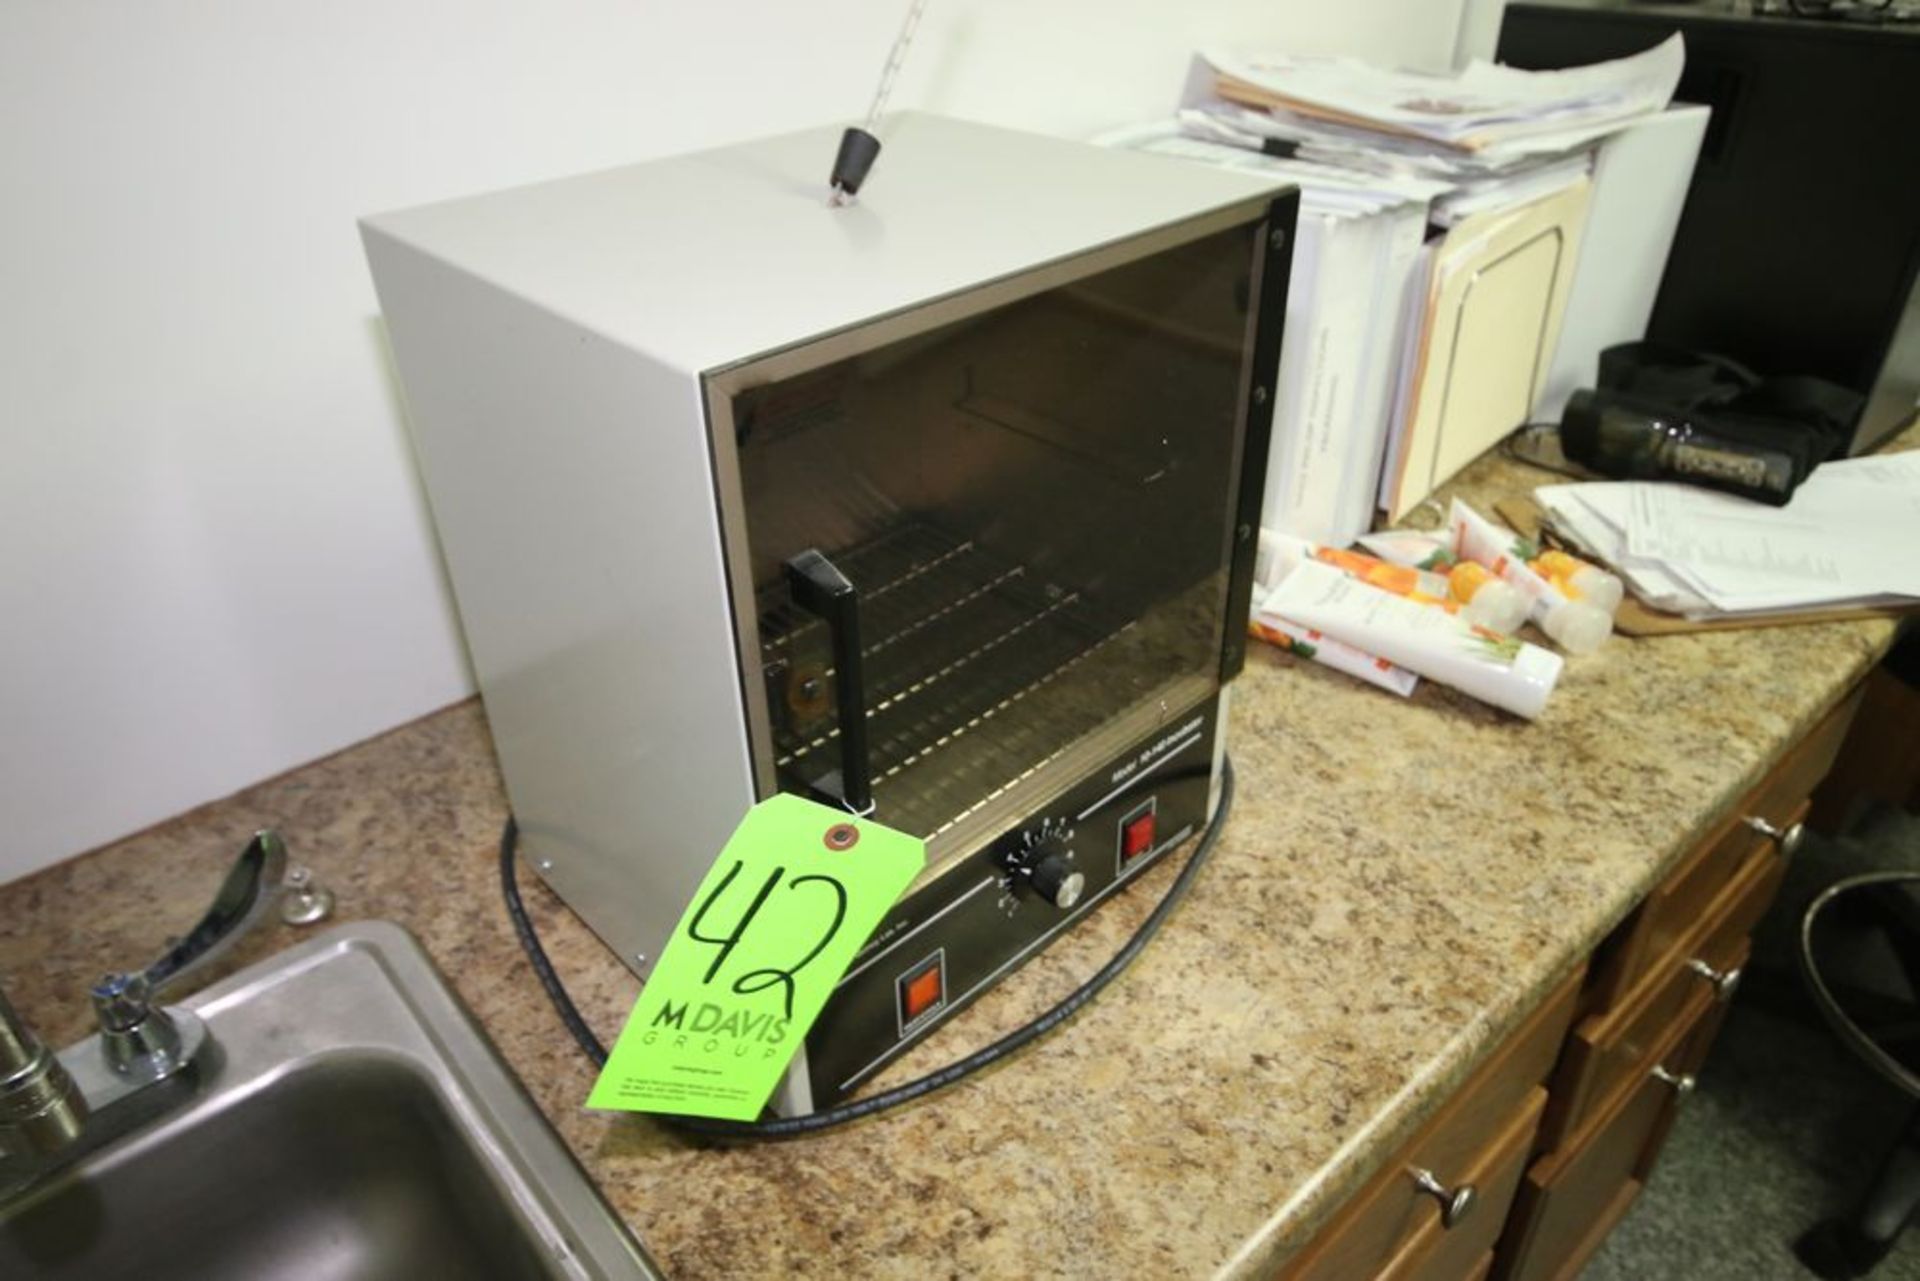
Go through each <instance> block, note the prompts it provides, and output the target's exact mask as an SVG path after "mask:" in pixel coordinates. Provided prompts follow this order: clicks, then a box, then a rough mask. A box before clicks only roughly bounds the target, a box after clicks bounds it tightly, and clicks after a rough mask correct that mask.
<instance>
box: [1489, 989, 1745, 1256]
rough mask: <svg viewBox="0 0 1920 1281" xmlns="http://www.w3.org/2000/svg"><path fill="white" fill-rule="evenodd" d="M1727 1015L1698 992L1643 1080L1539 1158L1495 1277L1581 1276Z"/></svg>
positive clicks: (1635, 1190)
mask: <svg viewBox="0 0 1920 1281" xmlns="http://www.w3.org/2000/svg"><path fill="white" fill-rule="evenodd" d="M1718 1009H1719V1007H1718V1006H1717V1005H1716V1003H1715V1002H1714V1001H1713V999H1712V998H1711V997H1710V996H1709V995H1708V994H1707V993H1706V992H1705V991H1704V990H1703V991H1697V992H1695V993H1693V995H1692V996H1691V998H1690V999H1689V1000H1688V1002H1687V1004H1686V1009H1685V1018H1684V1020H1683V1022H1682V1023H1681V1024H1680V1025H1679V1026H1677V1027H1675V1028H1672V1029H1670V1030H1669V1033H1668V1036H1667V1037H1666V1039H1665V1040H1664V1041H1663V1042H1662V1043H1661V1044H1660V1045H1658V1046H1656V1047H1655V1053H1654V1054H1653V1055H1652V1056H1650V1061H1649V1065H1648V1066H1647V1067H1646V1069H1645V1070H1644V1071H1641V1072H1640V1073H1639V1074H1638V1076H1637V1080H1636V1083H1634V1084H1632V1085H1631V1086H1630V1087H1629V1088H1627V1089H1625V1090H1623V1091H1621V1092H1620V1094H1619V1095H1618V1096H1617V1097H1616V1098H1615V1099H1614V1101H1613V1103H1612V1105H1611V1106H1610V1107H1609V1108H1607V1109H1606V1110H1605V1111H1603V1112H1601V1113H1599V1114H1598V1115H1596V1116H1595V1117H1594V1118H1593V1119H1592V1120H1591V1121H1590V1122H1589V1123H1588V1124H1587V1125H1586V1126H1585V1127H1584V1128H1582V1129H1581V1131H1580V1132H1579V1133H1578V1134H1577V1135H1576V1136H1575V1137H1574V1139H1573V1141H1572V1142H1571V1143H1570V1144H1569V1145H1568V1146H1567V1148H1566V1149H1565V1150H1563V1151H1561V1152H1556V1153H1553V1154H1552V1155H1549V1156H1545V1157H1542V1158H1540V1159H1539V1160H1538V1161H1535V1162H1534V1164H1533V1167H1532V1168H1531V1169H1529V1170H1528V1171H1527V1173H1526V1176H1525V1177H1524V1178H1523V1179H1522V1180H1521V1182H1520V1190H1519V1193H1518V1195H1517V1196H1516V1197H1515V1198H1514V1211H1513V1216H1512V1218H1511V1220H1510V1221H1509V1223H1508V1227H1507V1232H1506V1234H1505V1236H1504V1237H1503V1238H1502V1240H1501V1243H1500V1248H1499V1250H1498V1252H1497V1256H1496V1258H1495V1261H1494V1276H1495V1277H1497V1278H1499V1279H1500V1281H1547V1279H1548V1278H1571V1277H1574V1276H1576V1275H1578V1273H1579V1271H1580V1269H1581V1267H1582V1266H1584V1265H1585V1263H1586V1261H1587V1259H1588V1257H1589V1256H1590V1255H1592V1253H1593V1252H1594V1250H1596V1249H1597V1248H1599V1245H1600V1243H1601V1242H1602V1241H1604V1240H1605V1239H1606V1236H1607V1233H1609V1232H1611V1231H1612V1230H1613V1226H1614V1224H1616V1223H1618V1222H1619V1221H1620V1217H1621V1216H1622V1215H1624V1214H1625V1213H1626V1212H1627V1209H1628V1208H1629V1207H1630V1206H1631V1205H1632V1204H1633V1201H1634V1198H1635V1197H1637V1196H1638V1195H1639V1194H1640V1189H1641V1187H1642V1185H1644V1184H1645V1182H1646V1179H1647V1175H1648V1173H1649V1172H1650V1171H1651V1169H1652V1167H1653V1161H1654V1158H1655V1157H1656V1156H1657V1155H1658V1154H1659V1150H1660V1145H1661V1144H1662V1143H1663V1142H1664V1141H1665V1139H1666V1134H1667V1129H1668V1126H1669V1125H1670V1123H1671V1121H1672V1117H1673V1111H1674V1108H1675V1106H1676V1104H1677V1103H1678V1100H1679V1098H1680V1097H1681V1087H1678V1086H1677V1085H1676V1083H1675V1078H1683V1077H1685V1076H1687V1075H1688V1074H1690V1073H1691V1072H1692V1070H1693V1068H1694V1067H1695V1066H1696V1065H1697V1063H1698V1061H1699V1059H1700V1057H1701V1056H1703V1055H1704V1054H1705V1050H1706V1043H1707V1041H1708V1040H1709V1039H1710V1037H1711V1032H1712V1030H1713V1029H1714V1028H1716V1027H1717V1026H1718V1023H1719V1020H1718ZM1684 1088H1688V1089H1690V1088H1691V1083H1690V1082H1689V1083H1688V1084H1687V1085H1686V1086H1685V1087H1684Z"/></svg>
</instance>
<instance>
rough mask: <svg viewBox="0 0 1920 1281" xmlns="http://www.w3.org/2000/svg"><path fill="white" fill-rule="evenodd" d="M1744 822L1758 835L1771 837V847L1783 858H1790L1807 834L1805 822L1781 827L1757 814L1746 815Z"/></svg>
mask: <svg viewBox="0 0 1920 1281" xmlns="http://www.w3.org/2000/svg"><path fill="white" fill-rule="evenodd" d="M1746 823H1747V826H1748V827H1751V828H1752V829H1753V830H1754V831H1756V832H1758V833H1760V835H1762V836H1765V837H1769V838H1771V839H1772V841H1773V847H1774V848H1775V849H1777V850H1779V851H1780V854H1781V856H1782V857H1783V858H1792V857H1793V856H1794V854H1795V852H1797V851H1798V850H1799V848H1800V842H1801V841H1802V840H1803V839H1805V837H1806V835H1807V825H1806V824H1805V823H1795V824H1794V825H1793V826H1792V827H1788V828H1781V827H1777V826H1775V825H1774V824H1772V823H1769V822H1768V821H1767V820H1766V819H1764V818H1761V817H1760V816H1759V815H1758V814H1749V815H1747V817H1746Z"/></svg>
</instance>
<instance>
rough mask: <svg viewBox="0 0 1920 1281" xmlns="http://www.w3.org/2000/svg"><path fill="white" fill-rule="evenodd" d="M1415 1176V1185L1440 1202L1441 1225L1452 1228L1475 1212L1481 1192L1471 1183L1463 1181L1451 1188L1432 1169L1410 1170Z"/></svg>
mask: <svg viewBox="0 0 1920 1281" xmlns="http://www.w3.org/2000/svg"><path fill="white" fill-rule="evenodd" d="M1408 1173H1409V1174H1411V1175H1412V1176H1413V1186H1414V1187H1416V1188H1419V1189H1420V1190H1421V1191H1422V1192H1424V1193H1426V1194H1427V1195H1428V1196H1430V1197H1432V1198H1433V1199H1434V1200H1436V1201H1438V1202H1439V1203H1440V1226H1441V1227H1443V1228H1450V1227H1452V1226H1453V1225H1454V1224H1456V1223H1458V1222H1460V1220H1462V1219H1464V1218H1466V1217H1467V1215H1469V1214H1471V1213H1472V1212H1473V1207H1474V1206H1476V1205H1478V1204H1479V1203H1480V1194H1479V1193H1478V1192H1477V1191H1475V1190H1474V1186H1473V1184H1471V1183H1462V1184H1461V1185H1460V1186H1459V1187H1457V1188H1450V1187H1448V1186H1447V1185H1446V1184H1444V1183H1442V1182H1440V1180H1439V1179H1436V1178H1435V1177H1434V1176H1433V1171H1432V1170H1420V1169H1414V1170H1409V1171H1408Z"/></svg>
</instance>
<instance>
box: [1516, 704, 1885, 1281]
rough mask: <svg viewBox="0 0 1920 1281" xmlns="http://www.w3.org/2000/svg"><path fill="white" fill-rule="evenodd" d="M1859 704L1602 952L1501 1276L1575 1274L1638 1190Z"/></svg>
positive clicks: (1800, 746)
mask: <svg viewBox="0 0 1920 1281" xmlns="http://www.w3.org/2000/svg"><path fill="white" fill-rule="evenodd" d="M1858 703H1859V694H1858V692H1856V693H1855V694H1854V695H1853V696H1852V697H1849V698H1847V699H1844V700H1842V701H1841V703H1840V704H1839V705H1838V706H1837V707H1835V708H1834V709H1833V710H1832V711H1831V712H1829V713H1828V714H1827V715H1826V716H1825V717H1824V718H1822V720H1821V721H1820V722H1819V723H1818V724H1816V725H1815V726H1814V728H1813V729H1812V730H1811V731H1810V732H1809V733H1808V734H1807V735H1806V736H1805V737H1804V738H1802V739H1801V740H1800V742H1799V743H1797V744H1796V745H1795V746H1794V747H1793V748H1792V749H1791V750H1790V751H1788V753H1787V754H1786V756H1784V757H1783V758H1781V760H1780V761H1779V762H1778V763H1777V764H1776V765H1775V766H1774V767H1773V769H1772V770H1770V771H1769V772H1768V774H1767V777H1766V778H1765V779H1763V780H1762V781H1761V782H1760V784H1759V785H1758V786H1757V787H1755V788H1754V789H1753V790H1752V791H1750V792H1749V793H1747V794H1746V795H1745V796H1743V797H1742V798H1741V799H1740V801H1739V803H1738V804H1736V805H1735V806H1734V807H1733V808H1732V810H1731V812H1729V813H1728V814H1727V815H1726V816H1725V817H1724V818H1722V820H1721V821H1720V822H1719V823H1718V824H1716V825H1715V827H1714V828H1713V829H1712V830H1711V831H1709V832H1708V833H1707V835H1706V836H1705V837H1704V838H1703V839H1702V840H1700V841H1699V842H1698V843H1697V844H1696V845H1695V846H1694V848H1693V849H1692V850H1690V851H1689V852H1688V853H1687V854H1686V855H1685V856H1684V857H1683V858H1681V860H1680V861H1679V862H1678V863H1677V864H1676V865H1675V866H1674V868H1673V870H1672V871H1671V872H1669V873H1668V874H1667V876H1666V877H1665V878H1664V879H1663V880H1662V881H1661V882H1660V884H1659V885H1657V886H1655V887H1654V889H1653V890H1652V891H1651V892H1650V893H1649V894H1648V895H1647V896H1646V898H1645V899H1643V900H1642V901H1641V903H1640V905H1639V906H1638V907H1637V908H1635V910H1634V911H1633V912H1632V913H1631V914H1630V915H1629V916H1628V917H1627V919H1626V920H1625V921H1624V922H1622V923H1621V925H1620V926H1619V928H1618V929H1616V930H1615V931H1614V933H1613V935H1612V936H1611V937H1610V938H1609V939H1608V940H1607V942H1606V943H1604V944H1603V945H1602V946H1601V947H1600V949H1599V950H1598V951H1597V952H1596V953H1595V957H1594V961H1593V965H1592V974H1593V982H1592V983H1591V984H1590V985H1589V986H1588V988H1587V990H1586V991H1585V992H1584V993H1583V994H1582V996H1581V1010H1582V1013H1581V1016H1580V1017H1579V1018H1578V1019H1577V1020H1576V1021H1575V1023H1574V1025H1573V1029H1572V1031H1571V1032H1570V1033H1569V1034H1568V1037H1567V1043H1566V1047H1565V1050H1564V1051H1563V1053H1562V1054H1561V1056H1560V1061H1559V1065H1558V1066H1557V1067H1556V1068H1555V1070H1554V1074H1553V1080H1552V1085H1551V1086H1550V1089H1549V1098H1548V1101H1547V1110H1546V1116H1545V1118H1544V1119H1543V1121H1542V1123H1541V1129H1540V1152H1539V1155H1538V1156H1537V1157H1536V1158H1535V1160H1534V1161H1533V1163H1532V1164H1531V1165H1530V1166H1529V1167H1528V1169H1527V1172H1526V1175H1525V1177H1524V1178H1523V1179H1522V1180H1521V1183H1520V1189H1519V1192H1518V1194H1517V1195H1516V1196H1515V1198H1514V1204H1513V1211H1512V1213H1511V1215H1510V1216H1509V1219H1508V1222H1507V1225H1506V1228H1505V1231H1504V1232H1503V1234H1502V1236H1501V1239H1500V1243H1499V1245H1498V1246H1497V1247H1496V1249H1495V1253H1494V1264H1493V1270H1492V1276H1493V1278H1494V1281H1545V1279H1547V1278H1569V1277H1573V1276H1576V1275H1578V1273H1579V1271H1580V1269H1581V1268H1582V1267H1583V1266H1584V1265H1585V1264H1586V1261H1587V1259H1588V1258H1589V1257H1590V1256H1591V1255H1592V1254H1593V1252H1594V1251H1595V1250H1596V1249H1598V1248H1599V1246H1600V1243H1601V1242H1602V1241H1604V1240H1605V1239H1606V1236H1607V1233H1609V1232H1611V1231H1612V1230H1613V1226H1614V1224H1616V1223H1618V1222H1619V1221H1620V1217H1621V1216H1622V1215H1624V1214H1625V1213H1626V1212H1627V1209H1628V1207H1630V1206H1631V1205H1632V1204H1633V1201H1634V1198H1635V1197H1637V1196H1638V1195H1639V1194H1640V1189H1641V1188H1642V1187H1643V1186H1644V1185H1645V1183H1646V1180H1647V1177H1648V1175H1649V1174H1650V1173H1651V1171H1652V1169H1653V1166H1654V1163H1655V1161H1656V1160H1657V1159H1658V1158H1659V1155H1660V1148H1661V1146H1662V1145H1663V1144H1664V1143H1665V1142H1666V1137H1667V1131H1668V1129H1669V1128H1670V1127H1671V1125H1672V1123H1673V1117H1674V1112H1675V1109H1676V1108H1678V1107H1680V1106H1682V1104H1683V1102H1684V1099H1685V1097H1686V1094H1687V1093H1688V1092H1690V1091H1691V1090H1692V1088H1693V1081H1694V1073H1695V1072H1696V1071H1697V1070H1698V1068H1699V1066H1700V1064H1701V1062H1702V1061H1703V1060H1704V1059H1705V1058H1706V1054H1707V1050H1708V1047H1709V1046H1710V1045H1711V1044H1712V1041H1713V1036H1714V1034H1715V1032H1717V1031H1718V1030H1719V1026H1720V1022H1721V1020H1722V1019H1723V1018H1724V1016H1725V1013H1726V1010H1727V1005H1728V1002H1729V1001H1730V1000H1731V999H1732V998H1733V996H1734V993H1735V991H1736V990H1737V984H1738V978H1739V973H1740V970H1741V969H1742V967H1744V966H1745V964H1746V960H1747V955H1748V947H1749V945H1748V936H1749V935H1750V934H1751V933H1752V930H1753V927H1754V926H1755V924H1757V923H1758V922H1759V920H1760V918H1761V916H1762V915H1763V914H1765V912H1766V910H1767V908H1768V906H1769V905H1771V904H1772V902H1773V899H1774V896H1775V895H1776V894H1777V893H1778V892H1779V889H1780V882H1781V880H1782V878H1783V877H1784V876H1785V874H1786V864H1787V860H1788V858H1789V857H1790V856H1791V855H1792V852H1793V847H1794V846H1795V845H1796V844H1797V843H1798V841H1797V836H1796V835H1795V834H1794V833H1795V830H1796V828H1797V825H1798V824H1799V823H1800V821H1801V820H1802V819H1803V818H1804V817H1805V815H1806V813H1807V808H1808V799H1807V798H1808V794H1809V793H1810V792H1811V791H1812V790H1813V787H1814V785H1815V784H1816V783H1818V782H1819V781H1820V779H1821V777H1822V776H1823V775H1824V774H1825V773H1826V771H1827V769H1828V768H1829V767H1830V766H1831V765H1832V763H1833V759H1834V756H1835V755H1836V754H1837V753H1838V751H1839V749H1840V744H1841V741H1842V740H1843V739H1844V738H1845V737H1846V732H1847V726H1848V724H1849V723H1850V722H1851V720H1852V718H1853V713H1854V710H1855V709H1856V707H1857V706H1858Z"/></svg>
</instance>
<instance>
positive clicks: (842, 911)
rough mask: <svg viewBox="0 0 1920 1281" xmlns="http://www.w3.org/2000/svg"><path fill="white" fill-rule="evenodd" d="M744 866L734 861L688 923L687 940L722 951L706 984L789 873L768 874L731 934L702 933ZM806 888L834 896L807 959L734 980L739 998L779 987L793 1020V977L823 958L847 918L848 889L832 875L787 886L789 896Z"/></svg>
mask: <svg viewBox="0 0 1920 1281" xmlns="http://www.w3.org/2000/svg"><path fill="white" fill-rule="evenodd" d="M745 866H746V864H745V863H744V862H742V861H741V860H738V859H736V860H734V864H733V866H732V867H730V868H728V869H727V874H726V875H725V876H723V877H721V878H720V884H718V885H716V886H714V887H713V893H711V894H709V895H707V897H706V899H705V901H703V902H702V903H701V904H700V907H699V909H698V910H697V911H695V912H694V914H693V919H692V920H690V921H688V922H687V937H688V938H690V939H692V940H693V941H694V942H696V943H709V944H712V945H713V946H715V947H718V948H719V949H720V950H719V952H718V953H716V954H715V955H714V958H713V964H711V965H709V966H708V967H707V972H706V974H705V975H704V976H702V977H701V980H700V981H701V983H703V984H705V983H711V982H713V978H714V975H716V974H718V973H719V972H720V967H721V966H723V965H725V964H726V963H727V958H728V957H729V956H731V955H732V954H733V949H734V948H735V947H737V946H739V944H740V940H741V939H742V938H743V937H745V935H746V932H747V928H748V927H749V926H750V925H752V924H753V919H754V917H756V916H758V915H759V914H760V909H761V908H762V907H764V906H766V902H767V899H768V898H769V897H770V896H771V895H772V894H773V892H774V890H775V889H776V888H778V887H779V884H780V882H781V880H782V879H783V878H784V877H785V876H786V874H787V869H786V868H784V867H776V868H774V869H773V871H772V872H770V873H768V874H767V879H766V880H765V881H764V882H762V883H761V886H760V890H759V892H758V893H756V894H755V895H754V896H753V902H752V903H750V904H748V905H747V910H746V912H745V913H744V914H742V915H741V917H740V919H739V921H738V922H736V923H735V925H734V927H733V931H732V933H729V934H723V935H708V934H703V933H701V927H702V925H703V924H704V923H705V921H706V919H707V913H708V912H709V911H711V910H712V909H713V905H714V902H715V901H716V900H717V899H719V898H720V897H721V895H723V894H725V893H726V892H727V890H728V888H729V887H731V886H732V885H733V881H734V878H735V877H737V876H738V875H740V869H741V868H742V867H745ZM807 885H823V886H825V887H826V888H827V889H828V890H829V891H831V892H832V894H833V919H832V920H830V921H828V922H827V928H826V931H825V932H824V933H823V934H821V936H820V938H819V940H818V941H817V942H815V943H814V945H813V947H812V949H811V950H809V951H808V952H807V954H806V955H805V956H803V957H801V958H800V959H799V960H798V961H796V962H794V964H793V965H791V966H789V967H788V968H786V969H784V970H783V969H778V968H774V967H768V968H765V969H758V970H749V971H747V972H746V973H745V974H742V975H741V976H740V977H739V978H737V979H735V980H734V981H733V991H734V992H735V993H737V994H738V995H740V996H752V995H753V994H754V993H756V992H764V991H766V990H767V989H768V988H770V987H774V986H776V985H777V986H779V988H780V989H781V997H782V998H783V1000H784V1003H785V1006H786V1017H787V1018H789V1019H791V1018H792V1017H793V996H794V984H793V976H794V975H796V974H798V973H799V972H800V971H801V970H804V969H806V968H807V966H808V964H809V963H811V962H812V960H813V958H814V957H816V956H818V955H820V952H821V950H822V949H823V948H825V947H826V946H827V944H828V943H831V942H832V941H833V936H834V935H836V934H838V933H839V932H840V924H841V922H843V921H844V920H846V919H847V887H846V886H844V885H842V884H841V883H840V882H839V881H837V880H835V879H834V878H833V877H831V876H825V875H821V874H819V873H811V874H809V875H806V876H796V877H794V878H793V880H792V881H790V882H788V883H787V890H788V892H789V893H792V892H802V887H804V886H807ZM816 893H817V891H816Z"/></svg>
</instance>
